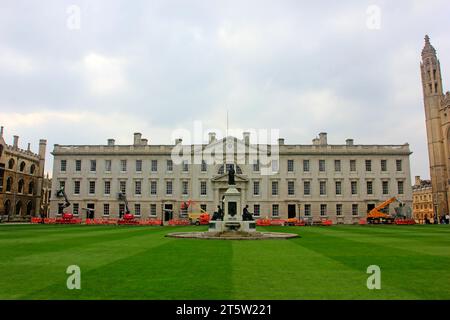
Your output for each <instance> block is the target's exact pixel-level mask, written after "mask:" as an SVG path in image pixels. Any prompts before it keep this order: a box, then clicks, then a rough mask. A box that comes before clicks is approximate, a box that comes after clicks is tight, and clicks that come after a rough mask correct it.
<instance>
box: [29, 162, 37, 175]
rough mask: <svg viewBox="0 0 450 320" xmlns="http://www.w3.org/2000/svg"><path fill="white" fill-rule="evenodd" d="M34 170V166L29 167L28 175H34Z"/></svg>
mask: <svg viewBox="0 0 450 320" xmlns="http://www.w3.org/2000/svg"><path fill="white" fill-rule="evenodd" d="M35 170H36V166H35V165H34V164H32V165H31V167H30V174H34V171H35Z"/></svg>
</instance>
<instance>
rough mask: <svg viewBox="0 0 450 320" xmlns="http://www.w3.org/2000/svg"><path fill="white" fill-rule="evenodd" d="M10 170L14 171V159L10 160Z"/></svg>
mask: <svg viewBox="0 0 450 320" xmlns="http://www.w3.org/2000/svg"><path fill="white" fill-rule="evenodd" d="M8 169H11V170H12V169H14V159H12V158H11V159H9V161H8Z"/></svg>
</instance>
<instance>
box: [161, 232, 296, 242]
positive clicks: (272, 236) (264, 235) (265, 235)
mask: <svg viewBox="0 0 450 320" xmlns="http://www.w3.org/2000/svg"><path fill="white" fill-rule="evenodd" d="M166 237H171V238H179V239H203V240H281V239H292V238H297V237H299V235H298V234H296V233H284V232H239V231H228V232H172V233H168V234H166Z"/></svg>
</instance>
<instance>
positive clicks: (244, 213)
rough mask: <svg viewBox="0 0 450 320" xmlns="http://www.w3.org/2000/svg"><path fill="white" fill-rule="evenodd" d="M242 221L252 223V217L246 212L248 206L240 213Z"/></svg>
mask: <svg viewBox="0 0 450 320" xmlns="http://www.w3.org/2000/svg"><path fill="white" fill-rule="evenodd" d="M242 220H243V221H253V215H252V214H251V213H250V212H248V205H246V206H245V208H244V210H243V212H242Z"/></svg>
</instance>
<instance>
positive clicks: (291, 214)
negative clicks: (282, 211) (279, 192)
mask: <svg viewBox="0 0 450 320" xmlns="http://www.w3.org/2000/svg"><path fill="white" fill-rule="evenodd" d="M295 207H296V205H295V204H288V219H292V218H295V217H296V216H297V212H296V210H295Z"/></svg>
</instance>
